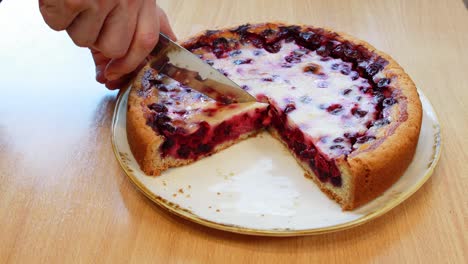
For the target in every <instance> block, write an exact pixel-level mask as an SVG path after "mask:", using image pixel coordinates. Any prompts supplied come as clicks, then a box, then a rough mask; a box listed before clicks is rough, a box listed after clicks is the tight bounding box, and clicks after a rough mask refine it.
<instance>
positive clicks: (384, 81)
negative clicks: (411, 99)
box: [377, 78, 390, 88]
mask: <svg viewBox="0 0 468 264" xmlns="http://www.w3.org/2000/svg"><path fill="white" fill-rule="evenodd" d="M389 84H390V79H388V78H382V79H380V80H379V81H378V82H377V87H379V88H383V87H385V86H387V85H389Z"/></svg>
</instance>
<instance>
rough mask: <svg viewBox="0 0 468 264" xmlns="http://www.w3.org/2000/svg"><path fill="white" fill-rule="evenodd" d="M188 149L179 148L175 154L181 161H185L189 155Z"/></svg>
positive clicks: (186, 147)
mask: <svg viewBox="0 0 468 264" xmlns="http://www.w3.org/2000/svg"><path fill="white" fill-rule="evenodd" d="M190 152H191V150H190V148H189V147H188V146H185V145H184V146H180V148H179V149H178V150H177V154H179V156H180V157H181V158H183V159H186V158H188V157H189V155H190Z"/></svg>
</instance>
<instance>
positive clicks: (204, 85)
mask: <svg viewBox="0 0 468 264" xmlns="http://www.w3.org/2000/svg"><path fill="white" fill-rule="evenodd" d="M151 56H152V58H151V62H150V64H151V67H152V68H153V69H155V70H157V71H158V72H159V73H161V74H164V75H167V76H168V77H170V78H172V79H174V80H176V81H178V82H180V83H181V84H183V85H185V86H188V87H190V88H192V89H194V90H197V91H198V92H200V93H202V94H204V95H206V96H208V97H210V98H212V99H214V100H216V101H218V102H221V103H224V104H231V103H245V102H255V101H257V100H256V99H255V97H253V96H252V95H250V94H249V93H247V92H246V91H244V90H243V89H242V88H241V87H239V85H237V84H236V83H235V82H233V81H232V80H230V79H229V78H227V77H226V76H225V75H224V74H222V73H221V72H219V71H218V70H216V69H215V68H213V67H211V66H210V65H208V64H207V63H205V62H204V61H203V60H201V59H200V58H198V57H197V56H195V55H194V54H192V53H191V52H190V51H188V50H186V49H184V48H183V47H182V46H180V45H179V44H177V43H175V42H173V41H172V40H170V39H169V38H168V37H167V36H165V35H164V34H162V33H160V34H159V41H158V44H156V47H155V48H154V49H153V51H151Z"/></svg>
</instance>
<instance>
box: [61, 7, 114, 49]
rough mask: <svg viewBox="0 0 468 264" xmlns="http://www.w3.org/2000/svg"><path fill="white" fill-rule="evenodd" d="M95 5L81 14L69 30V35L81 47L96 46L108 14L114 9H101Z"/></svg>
mask: <svg viewBox="0 0 468 264" xmlns="http://www.w3.org/2000/svg"><path fill="white" fill-rule="evenodd" d="M94 3H95V4H94V5H93V7H92V8H90V9H88V10H86V11H83V12H81V13H80V14H79V15H78V16H77V17H76V18H75V19H74V20H73V22H72V23H71V25H70V26H69V27H68V28H67V33H68V35H69V36H70V37H71V39H72V40H73V42H74V43H75V44H76V45H77V46H79V47H91V46H92V45H94V43H95V42H96V41H97V38H98V36H99V32H100V31H101V27H102V26H103V24H104V20H105V18H106V14H108V13H109V12H110V10H111V9H112V6H111V7H110V8H109V7H107V8H104V9H101V8H99V7H98V6H97V2H94Z"/></svg>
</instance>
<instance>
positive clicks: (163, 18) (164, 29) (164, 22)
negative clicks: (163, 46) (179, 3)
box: [158, 6, 177, 41]
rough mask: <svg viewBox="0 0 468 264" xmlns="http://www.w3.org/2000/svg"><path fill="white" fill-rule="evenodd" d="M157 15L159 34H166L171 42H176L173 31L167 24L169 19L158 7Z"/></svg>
mask: <svg viewBox="0 0 468 264" xmlns="http://www.w3.org/2000/svg"><path fill="white" fill-rule="evenodd" d="M158 13H159V16H158V17H159V27H160V29H161V32H162V33H164V34H166V35H167V36H168V37H169V38H171V39H172V40H173V41H177V36H176V35H175V33H174V31H173V30H172V27H171V25H170V24H169V19H168V17H167V15H166V12H164V10H163V9H162V8H160V7H159V6H158Z"/></svg>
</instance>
